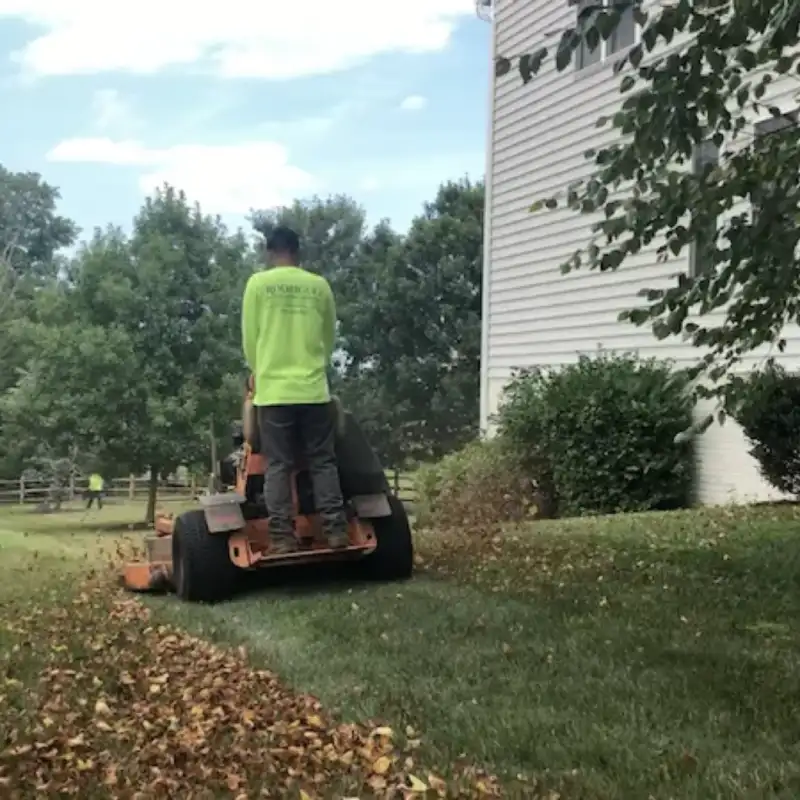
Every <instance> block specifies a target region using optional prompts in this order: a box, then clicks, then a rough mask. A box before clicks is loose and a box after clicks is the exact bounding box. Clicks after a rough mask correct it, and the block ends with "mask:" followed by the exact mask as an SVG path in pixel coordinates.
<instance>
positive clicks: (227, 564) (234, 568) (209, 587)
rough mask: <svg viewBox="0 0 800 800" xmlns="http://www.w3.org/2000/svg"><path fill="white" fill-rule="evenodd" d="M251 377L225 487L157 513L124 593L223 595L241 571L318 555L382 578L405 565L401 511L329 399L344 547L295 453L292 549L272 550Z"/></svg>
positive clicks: (407, 571) (408, 558)
mask: <svg viewBox="0 0 800 800" xmlns="http://www.w3.org/2000/svg"><path fill="white" fill-rule="evenodd" d="M255 412H256V409H255V407H254V406H253V404H252V379H249V380H248V383H247V388H246V393H245V402H244V407H243V409H242V420H243V424H242V425H241V426H239V427H241V430H238V428H237V431H236V432H235V434H234V436H233V440H234V441H233V443H234V447H235V448H236V449H235V451H234V452H233V453H231V454H230V455H229V456H228V457H227V458H225V459H224V460H223V461H222V462H221V463H220V465H219V471H218V475H219V481H218V485H219V486H223V487H226V490H225V491H221V492H217V493H212V494H208V495H205V496H203V497H201V498H200V507H199V508H195V509H193V510H190V511H184V512H182V513H180V514H178V515H176V516H173V515H172V514H158V515H157V516H156V519H155V524H154V529H155V530H154V531H153V535H151V536H148V537H147V538H146V539H145V546H146V551H147V552H146V556H145V557H144V558H143V559H142V560H141V561H137V562H133V563H130V564H127V565H126V566H125V568H124V571H123V582H124V585H125V586H126V587H127V588H128V589H130V590H131V591H136V592H146V591H163V590H173V591H174V592H175V593H176V594H177V595H178V597H180V598H181V599H183V600H187V601H190V602H216V601H220V600H227V599H228V598H230V597H231V596H232V595H233V594H234V593H235V591H236V589H237V586H238V585H239V581H240V580H241V577H242V573H243V572H251V571H254V570H257V569H268V568H272V567H281V566H290V565H292V564H310V563H321V562H333V561H338V562H346V561H358V562H359V566H358V572H359V574H362V575H363V576H364V577H370V578H373V579H380V580H403V579H405V578H408V577H410V576H411V573H412V570H413V543H412V538H411V528H410V526H409V521H408V516H407V514H406V510H405V508H404V506H403V504H402V502H400V500H399V499H398V498H397V497H395V496H393V495H392V493H391V491H390V489H389V483H388V481H387V479H386V475H385V473H384V471H383V468H382V467H381V465H380V461H379V460H378V458H377V456H376V455H375V452H374V450H373V449H372V448H371V447H370V445H369V443H368V442H367V440H366V438H365V437H364V435H363V432H362V431H361V429H360V428H359V426H358V424H357V423H356V422H355V420H354V419H352V417H351V416H350V415H349V414H348V413H347V412H344V411H342V410H341V408H340V407H339V406H338V404H337V403H332V405H331V413H332V415H334V416H335V417H336V432H337V434H336V460H337V466H338V470H339V479H340V483H341V488H342V496H343V499H344V501H345V506H346V509H347V515H348V531H347V532H348V540H349V541H348V546H347V547H343V548H337V549H333V548H331V547H329V546H328V543H327V540H326V537H325V536H323V531H322V522H321V519H320V516H319V514H318V513H317V511H316V503H315V499H314V492H313V481H312V479H311V474H310V471H309V469H308V465H307V464H305V463H304V461H303V459H302V458H298V459H297V465H296V468H295V471H294V473H293V475H292V479H291V483H292V499H293V505H294V536H295V538H296V540H297V541H296V544H297V547H296V548H293V549H291V550H289V552H286V550H284V548H280V549H276V548H275V546H274V543H273V542H272V540H271V537H270V533H269V514H268V511H267V507H266V505H265V498H264V484H265V479H266V467H267V462H266V458H265V456H264V454H263V453H262V452H261V444H260V439H261V437H260V432H259V430H258V419H257V414H256V413H255Z"/></svg>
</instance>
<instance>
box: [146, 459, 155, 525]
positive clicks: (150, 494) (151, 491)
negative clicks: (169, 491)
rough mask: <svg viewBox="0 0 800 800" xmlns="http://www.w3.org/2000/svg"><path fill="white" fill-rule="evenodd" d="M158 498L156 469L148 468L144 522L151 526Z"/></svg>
mask: <svg viewBox="0 0 800 800" xmlns="http://www.w3.org/2000/svg"><path fill="white" fill-rule="evenodd" d="M157 497H158V468H157V467H150V483H149V484H148V486H147V512H146V514H145V520H144V521H145V522H146V523H147V524H148V525H152V524H153V523H154V522H155V521H156V498H157Z"/></svg>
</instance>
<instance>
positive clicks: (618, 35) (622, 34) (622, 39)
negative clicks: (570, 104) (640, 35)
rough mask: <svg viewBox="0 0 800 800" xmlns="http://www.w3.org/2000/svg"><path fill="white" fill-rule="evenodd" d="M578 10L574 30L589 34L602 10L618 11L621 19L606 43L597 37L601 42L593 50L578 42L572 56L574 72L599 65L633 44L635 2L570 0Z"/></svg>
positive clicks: (634, 35)
mask: <svg viewBox="0 0 800 800" xmlns="http://www.w3.org/2000/svg"><path fill="white" fill-rule="evenodd" d="M571 2H572V4H573V5H575V6H576V8H577V16H578V19H577V24H576V26H575V27H576V30H578V31H584V32H585V31H588V30H589V29H590V28H591V27H592V26H593V25H594V24H595V21H596V19H597V15H598V14H599V12H600V9H601V8H608V9H614V8H619V9H620V11H621V13H622V16H621V17H620V20H619V24H618V25H617V27H616V30H615V31H614V32H613V33H612V34H611V36H610V37H609V38H608V39H603V38H602V36H601V37H600V41H599V42H598V43H597V45H596V46H595V47H594V48H592V47H590V46H589V42H587V41H586V38H583V39H582V40H581V43H580V45H579V46H578V49H577V50H576V52H575V66H576V68H577V69H586V68H587V67H590V66H591V65H592V64H600V63H601V62H603V61H606V60H608V59H609V58H611V57H612V56H613V55H614V53H620V52H622V51H624V50H626V49H627V48H629V47H631V45H633V44H634V43H635V42H636V20H635V19H634V18H633V9H634V6H635V5H636V4H637V0H571Z"/></svg>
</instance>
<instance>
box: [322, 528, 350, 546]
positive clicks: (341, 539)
mask: <svg viewBox="0 0 800 800" xmlns="http://www.w3.org/2000/svg"><path fill="white" fill-rule="evenodd" d="M326 538H327V539H328V547H330V549H331V550H344V548H345V547H349V546H350V537H349V536H348V534H347V531H340V532H338V533H330V534H328V536H327V537H326Z"/></svg>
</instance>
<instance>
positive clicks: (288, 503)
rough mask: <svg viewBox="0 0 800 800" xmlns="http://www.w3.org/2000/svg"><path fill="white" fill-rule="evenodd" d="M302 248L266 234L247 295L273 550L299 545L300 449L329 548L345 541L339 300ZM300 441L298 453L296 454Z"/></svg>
mask: <svg viewBox="0 0 800 800" xmlns="http://www.w3.org/2000/svg"><path fill="white" fill-rule="evenodd" d="M299 252H300V239H299V237H298V235H297V234H296V233H295V232H294V231H293V230H291V229H290V228H286V227H278V228H275V230H274V231H273V232H272V234H271V235H270V236H269V237H268V239H267V258H268V261H269V268H268V269H266V270H263V271H261V272H257V273H255V274H254V275H252V276H251V277H250V279H249V280H248V282H247V286H246V288H245V291H244V298H243V301H242V342H243V349H244V355H245V358H246V360H247V364H248V366H249V367H250V371H251V372H252V374H253V380H254V383H255V391H254V395H253V405H254V406H255V407H256V413H257V415H258V427H259V430H260V434H261V447H262V450H263V452H264V455H265V456H266V459H267V469H266V477H265V487H264V495H265V500H266V504H267V511H268V513H269V520H270V522H269V524H270V538H271V540H272V546H273V548H274V550H273V552H276V553H288V552H291V551H292V550H294V549H296V548H297V540H296V539H295V536H294V527H293V517H294V501H293V497H292V485H291V475H292V470H293V469H294V466H295V458H296V455H301V454H302V455H303V456H305V459H306V461H307V463H308V469H309V473H310V475H311V480H312V483H313V487H314V503H315V506H316V509H317V511H318V512H319V515H320V517H321V520H322V527H323V532H324V534H325V536H326V537H327V540H328V545H329V547H331V548H336V549H339V548H344V547H347V545H348V534H347V516H346V514H345V509H344V501H343V499H342V489H341V485H340V482H339V470H338V467H337V463H336V451H335V439H336V425H335V415H334V413H333V410H332V408H331V395H330V390H329V387H328V376H327V369H328V366H329V364H330V363H331V356H332V355H333V347H334V341H335V336H336V304H335V302H334V298H333V292H332V291H331V287H330V285H329V284H328V281H326V280H325V278H323V277H322V276H321V275H316V274H314V273H312V272H309V271H307V270H305V269H303V268H302V267H300V266H299V264H298V258H299ZM298 444H299V445H300V447H301V453H296V450H297V445H298Z"/></svg>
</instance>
